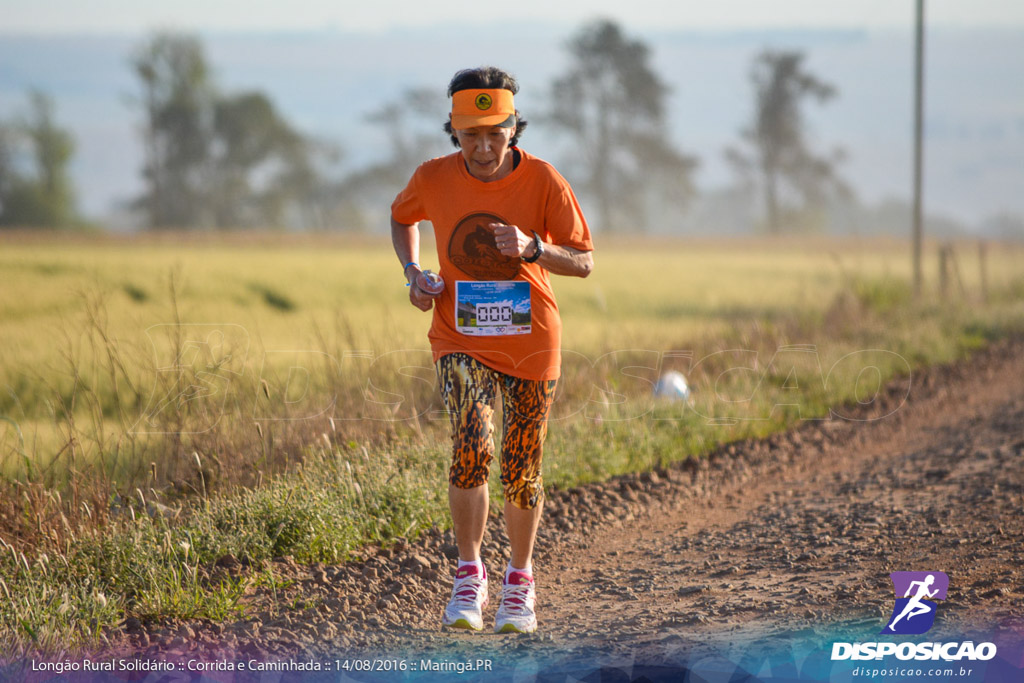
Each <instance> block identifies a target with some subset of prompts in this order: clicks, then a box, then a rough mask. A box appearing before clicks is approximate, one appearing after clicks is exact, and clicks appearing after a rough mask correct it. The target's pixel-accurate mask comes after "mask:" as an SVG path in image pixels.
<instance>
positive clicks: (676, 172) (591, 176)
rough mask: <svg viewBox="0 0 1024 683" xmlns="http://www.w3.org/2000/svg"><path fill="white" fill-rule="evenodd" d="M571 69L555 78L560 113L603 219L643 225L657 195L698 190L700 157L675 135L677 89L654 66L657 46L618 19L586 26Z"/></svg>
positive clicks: (573, 168) (586, 190)
mask: <svg viewBox="0 0 1024 683" xmlns="http://www.w3.org/2000/svg"><path fill="white" fill-rule="evenodd" d="M568 49H569V53H570V54H571V55H572V64H571V66H570V68H569V71H568V72H567V73H566V74H565V75H563V76H562V77H560V78H558V79H556V80H555V81H554V83H553V84H552V86H551V106H552V120H553V121H554V123H555V124H556V125H557V126H559V127H561V128H562V129H564V130H565V131H566V132H567V133H568V134H569V135H570V136H572V138H573V146H572V150H573V153H572V154H571V155H570V158H569V159H568V160H567V163H565V164H563V165H564V167H565V168H566V169H567V172H568V174H569V175H572V176H574V177H576V178H579V179H580V182H577V183H576V185H577V187H578V189H579V191H580V193H581V194H582V195H584V196H587V197H589V198H590V199H591V200H593V201H594V202H595V204H596V206H597V213H598V220H597V224H598V225H600V226H601V227H602V228H605V229H608V228H612V227H613V226H620V227H625V226H627V225H628V226H631V227H643V226H645V224H646V222H647V216H646V215H645V214H646V206H647V204H648V202H647V199H648V198H649V195H651V194H656V195H658V196H659V197H660V198H662V199H664V198H668V199H669V200H670V201H671V202H672V203H673V204H675V205H676V206H677V207H682V206H683V205H685V203H686V201H687V200H689V199H690V198H692V196H693V194H694V188H693V183H692V181H691V175H692V172H693V170H694V168H695V167H696V165H697V162H696V160H695V159H694V158H693V157H689V156H687V155H685V154H683V153H682V152H680V151H678V150H677V149H676V148H675V147H674V146H673V145H672V144H671V143H670V142H669V141H668V134H667V128H666V122H665V100H666V97H667V96H668V92H669V89H668V87H667V86H666V85H665V84H664V83H663V82H662V81H661V79H660V78H659V77H658V75H657V74H656V73H655V72H654V71H653V69H652V68H651V66H650V63H649V61H650V59H649V57H650V50H649V48H648V47H647V45H646V44H644V43H643V42H642V41H640V40H635V39H631V38H628V37H627V36H626V35H624V34H623V32H622V29H621V28H620V27H619V26H618V24H616V23H614V22H612V21H608V20H601V21H597V22H595V23H593V24H589V25H587V26H584V27H583V29H581V30H580V31H579V33H577V34H576V35H575V36H573V38H572V39H571V40H570V41H569V44H568Z"/></svg>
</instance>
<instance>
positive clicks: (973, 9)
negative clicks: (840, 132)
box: [0, 0, 1024, 37]
mask: <svg viewBox="0 0 1024 683" xmlns="http://www.w3.org/2000/svg"><path fill="white" fill-rule="evenodd" d="M914 6H915V2H914V0H846V1H845V2H836V1H824V2H823V1H822V0H771V1H768V0H718V1H717V2H708V1H707V0H701V1H700V2H696V1H694V0H675V1H672V0H657V1H655V0H631V1H629V2H624V1H623V0H569V1H557V0H556V1H555V2H552V1H551V0H516V2H514V3H513V2H505V3H490V4H478V3H468V2H465V1H464V0H462V1H459V0H371V1H370V2H362V1H359V0H291V1H290V2H281V0H175V2H167V1H163V2H161V1H160V0H90V1H83V0H0V32H32V33H51V32H56V33H69V32H90V33H99V32H118V33H137V32H142V31H148V30H151V29H154V28H179V29H197V30H232V31H253V30H259V31H268V30H269V31H278V30H308V29H314V30H318V29H334V30H341V31H379V30H386V29H391V28H398V27H423V26H431V25H437V24H444V23H455V24H458V25H464V26H467V27H471V26H494V25H495V24H499V23H500V22H501V21H503V20H504V19H506V18H507V19H510V20H512V21H513V22H514V23H515V24H517V25H521V22H523V21H526V22H530V21H544V22H555V23H563V22H564V23H571V24H575V23H578V22H580V21H581V20H585V19H590V18H593V17H595V16H604V17H610V18H614V19H618V20H619V21H620V22H621V23H623V24H625V25H627V26H630V27H633V28H664V29H696V30H701V29H718V30H721V29H748V28H785V27H826V26H827V27H847V28H883V27H905V26H908V25H910V24H911V23H912V19H913V16H914ZM513 7H515V14H514V15H513V14H512V8H513ZM926 14H927V17H928V23H929V24H930V25H933V26H940V25H945V26H949V25H956V26H1014V27H1022V26H1024V1H1022V0H970V1H968V0H927V2H926ZM496 37H497V36H496Z"/></svg>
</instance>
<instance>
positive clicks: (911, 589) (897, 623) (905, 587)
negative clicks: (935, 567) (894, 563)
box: [881, 572, 949, 635]
mask: <svg viewBox="0 0 1024 683" xmlns="http://www.w3.org/2000/svg"><path fill="white" fill-rule="evenodd" d="M889 578H891V579H892V586H893V589H894V590H895V591H896V604H895V605H894V606H893V608H892V616H891V617H889V623H888V624H886V627H885V628H884V629H882V631H881V633H898V634H901V635H916V634H921V633H927V632H928V630H929V629H930V628H931V627H932V624H934V623H935V610H936V609H937V608H938V605H937V603H935V602H933V600H945V599H946V590H947V589H948V588H949V577H948V576H946V574H945V573H944V572H893V573H892V574H889Z"/></svg>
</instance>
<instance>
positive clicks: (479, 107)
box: [452, 88, 516, 130]
mask: <svg viewBox="0 0 1024 683" xmlns="http://www.w3.org/2000/svg"><path fill="white" fill-rule="evenodd" d="M515 113H516V105H515V102H513V99H512V91H511V90H504V89H501V88H489V89H482V88H481V89H477V90H460V91H458V92H457V93H454V94H453V95H452V128H454V129H456V130H462V129H464V128H474V127H476V126H511V125H514V124H515Z"/></svg>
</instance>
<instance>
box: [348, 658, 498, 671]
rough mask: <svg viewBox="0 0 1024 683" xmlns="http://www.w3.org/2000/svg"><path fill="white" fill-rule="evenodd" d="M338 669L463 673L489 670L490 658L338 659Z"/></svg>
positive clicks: (490, 665)
mask: <svg viewBox="0 0 1024 683" xmlns="http://www.w3.org/2000/svg"><path fill="white" fill-rule="evenodd" d="M335 667H336V668H337V670H338V671H432V672H446V673H455V674H464V673H471V672H478V671H491V670H492V669H491V667H492V664H491V660H490V659H475V660H464V661H463V660H458V661H447V660H435V659H419V660H405V659H338V660H335Z"/></svg>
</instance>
